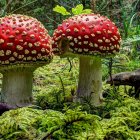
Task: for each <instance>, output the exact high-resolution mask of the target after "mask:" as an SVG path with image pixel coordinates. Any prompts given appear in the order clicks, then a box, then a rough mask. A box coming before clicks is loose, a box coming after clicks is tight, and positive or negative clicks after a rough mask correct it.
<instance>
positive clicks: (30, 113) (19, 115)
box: [0, 108, 43, 140]
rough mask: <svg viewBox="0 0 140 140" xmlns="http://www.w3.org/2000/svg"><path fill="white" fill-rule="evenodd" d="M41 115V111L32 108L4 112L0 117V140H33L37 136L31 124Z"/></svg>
mask: <svg viewBox="0 0 140 140" xmlns="http://www.w3.org/2000/svg"><path fill="white" fill-rule="evenodd" d="M42 114H43V111H42V110H37V109H32V108H20V109H18V110H11V111H9V112H5V113H4V114H3V115H2V116H0V138H1V140H16V139H22V140H25V139H28V140H33V138H34V137H36V135H37V130H36V129H35V128H34V126H33V124H34V123H35V122H36V120H37V117H38V116H40V115H42Z"/></svg>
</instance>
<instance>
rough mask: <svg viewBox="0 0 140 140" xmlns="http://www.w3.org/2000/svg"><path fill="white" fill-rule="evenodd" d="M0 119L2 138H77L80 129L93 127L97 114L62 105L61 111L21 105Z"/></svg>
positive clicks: (9, 139) (96, 123)
mask: <svg viewBox="0 0 140 140" xmlns="http://www.w3.org/2000/svg"><path fill="white" fill-rule="evenodd" d="M0 119H1V122H0V124H1V125H0V130H1V132H0V136H1V140H5V139H8V140H14V139H15V140H16V139H20V140H25V139H28V140H33V139H35V140H39V139H40V140H43V138H44V137H46V139H47V138H50V137H51V138H52V139H58V140H59V139H76V137H77V136H78V134H79V133H83V132H88V131H91V130H94V129H96V128H97V127H98V123H99V119H100V118H99V117H98V116H95V115H91V114H87V113H86V112H82V111H81V110H80V108H75V109H73V110H72V109H68V108H65V110H64V113H61V112H58V111H54V110H45V111H42V110H37V109H32V108H21V109H17V110H11V111H9V112H6V113H5V114H3V116H1V117H0ZM95 133H96V132H95Z"/></svg>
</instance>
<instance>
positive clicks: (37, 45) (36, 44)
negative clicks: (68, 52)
mask: <svg viewBox="0 0 140 140" xmlns="http://www.w3.org/2000/svg"><path fill="white" fill-rule="evenodd" d="M52 43H53V42H52ZM34 45H35V46H36V47H39V46H40V42H35V43H34Z"/></svg>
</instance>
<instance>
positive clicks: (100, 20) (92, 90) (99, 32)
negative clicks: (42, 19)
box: [53, 14, 121, 106]
mask: <svg viewBox="0 0 140 140" xmlns="http://www.w3.org/2000/svg"><path fill="white" fill-rule="evenodd" d="M120 40H121V37H120V33H119V31H118V29H117V27H116V26H115V24H114V23H113V22H112V21H110V20H109V19H108V18H107V17H104V16H100V15H97V14H82V15H77V16H73V17H70V18H69V19H66V20H65V21H63V23H62V24H61V25H59V26H58V28H57V29H56V30H55V31H54V34H53V51H54V53H59V55H63V56H76V57H79V60H80V66H79V83H78V89H77V99H76V100H77V101H80V102H82V100H83V98H86V97H88V98H90V100H91V104H92V105H95V106H97V105H99V104H100V103H101V100H100V99H101V95H102V94H101V93H102V66H101V65H102V64H101V58H104V57H108V56H114V55H115V54H116V53H117V52H119V49H120Z"/></svg>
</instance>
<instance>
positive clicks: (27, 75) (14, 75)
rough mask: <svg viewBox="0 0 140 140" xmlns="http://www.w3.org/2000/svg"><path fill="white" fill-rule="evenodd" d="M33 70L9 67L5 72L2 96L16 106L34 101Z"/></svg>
mask: <svg viewBox="0 0 140 140" xmlns="http://www.w3.org/2000/svg"><path fill="white" fill-rule="evenodd" d="M32 83H33V70H29V68H27V69H26V68H22V69H16V70H15V69H12V70H11V69H9V70H6V71H5V72H3V83H2V91H1V92H2V98H3V101H4V102H5V103H7V104H8V105H11V106H14V107H23V106H28V105H30V104H31V102H32Z"/></svg>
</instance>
